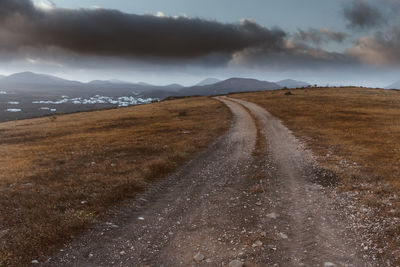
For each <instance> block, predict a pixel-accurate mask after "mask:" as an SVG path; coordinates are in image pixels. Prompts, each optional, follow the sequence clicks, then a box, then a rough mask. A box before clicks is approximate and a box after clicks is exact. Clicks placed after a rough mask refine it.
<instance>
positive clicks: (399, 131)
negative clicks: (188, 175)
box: [231, 87, 400, 265]
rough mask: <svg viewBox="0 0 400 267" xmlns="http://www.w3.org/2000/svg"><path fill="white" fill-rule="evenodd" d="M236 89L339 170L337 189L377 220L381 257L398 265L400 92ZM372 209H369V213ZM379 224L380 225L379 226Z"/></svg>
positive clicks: (325, 164) (324, 162)
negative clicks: (289, 93)
mask: <svg viewBox="0 0 400 267" xmlns="http://www.w3.org/2000/svg"><path fill="white" fill-rule="evenodd" d="M285 92H287V90H277V91H266V92H256V93H243V94H234V95H231V97H235V98H239V99H243V100H247V101H251V102H254V103H257V104H259V105H260V106H262V107H264V108H265V109H266V110H268V111H269V112H270V113H271V114H272V115H274V116H276V117H278V118H280V119H281V120H282V121H283V123H284V124H285V125H286V126H287V127H288V128H289V129H290V130H292V131H293V133H294V134H295V135H296V136H297V137H298V138H299V139H300V140H302V141H303V142H304V143H306V144H307V146H308V147H309V148H310V149H312V150H313V152H314V153H315V154H316V155H317V156H318V157H319V161H320V165H321V166H322V167H323V168H325V169H328V170H332V171H334V172H335V173H337V174H338V175H339V179H340V187H339V188H338V189H339V190H340V191H341V192H347V193H350V194H351V195H352V196H353V198H354V199H356V200H357V201H359V202H360V203H361V204H362V205H364V207H366V210H365V211H362V212H361V214H363V216H370V217H373V220H374V221H375V222H377V225H375V226H377V227H376V229H375V228H374V229H370V230H371V231H373V232H374V237H373V238H374V240H373V241H374V242H375V244H376V245H377V251H379V253H380V256H381V257H382V258H383V259H389V260H391V262H392V264H394V265H398V264H400V239H399V236H400V219H399V218H400V91H395V90H383V89H367V88H358V87H343V88H304V89H294V90H291V92H292V95H287V94H285ZM369 211H372V212H369ZM379 224H381V225H383V226H384V227H378V225H379Z"/></svg>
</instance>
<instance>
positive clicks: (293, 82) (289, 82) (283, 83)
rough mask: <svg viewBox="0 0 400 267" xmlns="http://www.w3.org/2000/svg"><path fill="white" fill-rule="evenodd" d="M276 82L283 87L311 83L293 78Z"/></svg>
mask: <svg viewBox="0 0 400 267" xmlns="http://www.w3.org/2000/svg"><path fill="white" fill-rule="evenodd" d="M276 83H277V84H279V85H280V86H282V87H287V88H299V87H307V86H309V85H310V84H309V83H306V82H303V81H297V80H293V79H284V80H281V81H279V82H276Z"/></svg>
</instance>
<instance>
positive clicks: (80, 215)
mask: <svg viewBox="0 0 400 267" xmlns="http://www.w3.org/2000/svg"><path fill="white" fill-rule="evenodd" d="M230 120H231V114H230V112H229V110H228V109H227V108H226V107H225V105H223V104H222V103H220V102H218V101H216V100H213V99H211V98H206V97H196V98H185V99H177V100H171V101H163V102H160V103H153V104H149V105H142V106H135V107H128V108H121V109H117V110H106V111H95V112H84V113H77V114H70V115H60V116H52V117H45V118H38V119H30V120H21V121H15V122H6V123H1V124H0V214H1V216H0V266H1V265H11V266H22V265H27V264H29V263H30V262H31V261H32V260H43V259H45V258H46V256H47V255H49V254H50V253H52V252H54V251H55V250H56V249H57V248H58V247H59V246H60V245H61V244H62V243H64V242H67V241H68V240H69V239H70V238H72V237H73V236H74V235H77V234H79V233H80V232H82V230H84V229H85V228H86V227H88V226H89V225H90V224H91V223H93V222H96V221H97V220H100V219H101V215H102V213H103V212H104V211H105V210H106V209H108V208H110V207H111V206H114V205H116V204H118V203H120V202H121V201H123V200H126V199H129V198H132V197H134V196H135V195H136V194H137V193H138V192H141V191H143V190H144V189H146V187H147V186H148V185H149V184H150V183H151V182H152V181H154V180H155V179H158V178H161V177H164V176H165V175H167V174H169V173H171V172H173V171H174V170H176V169H177V168H178V167H180V166H181V165H182V164H183V163H184V162H185V161H187V160H188V159H190V158H191V157H192V156H193V155H194V154H195V153H196V152H199V151H200V150H201V149H203V148H205V147H207V146H208V145H209V144H210V143H211V142H212V141H214V140H215V139H216V138H217V137H218V136H220V135H222V134H223V133H224V132H225V131H226V130H227V129H228V128H229V126H230Z"/></svg>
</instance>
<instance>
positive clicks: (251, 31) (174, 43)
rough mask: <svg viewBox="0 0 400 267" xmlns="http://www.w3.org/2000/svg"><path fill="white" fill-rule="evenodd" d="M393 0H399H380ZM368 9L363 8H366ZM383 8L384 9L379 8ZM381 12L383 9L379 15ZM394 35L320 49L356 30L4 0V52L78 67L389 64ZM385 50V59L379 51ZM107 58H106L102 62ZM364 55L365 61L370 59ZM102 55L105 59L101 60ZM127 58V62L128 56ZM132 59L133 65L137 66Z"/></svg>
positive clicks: (0, 20)
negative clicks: (341, 48)
mask: <svg viewBox="0 0 400 267" xmlns="http://www.w3.org/2000/svg"><path fill="white" fill-rule="evenodd" d="M380 1H391V0H380ZM366 3H367V2H364V1H359V0H357V1H355V2H353V4H351V5H349V6H347V8H348V9H346V10H347V11H346V10H345V13H344V14H345V15H346V14H347V15H346V16H347V17H348V19H349V21H350V22H351V23H352V25H353V26H352V27H359V28H363V27H364V28H365V27H372V26H373V25H378V24H379V23H381V22H379V21H375V19H374V18H372V21H371V18H370V20H368V21H367V20H366V18H364V17H363V16H364V15H365V14H364V13H365V12H366V14H367V15H368V14H369V15H370V16H372V15H376V14H377V13H374V11H373V9H372V7H371V6H369V5H367V4H366ZM360 14H361V15H360ZM379 14H380V13H379ZM376 17H377V18H378V19H381V17H379V15H377V16H376ZM392 32H393V33H395V34H394V35H393V37H392V39H391V40H390V41H388V40H387V37H385V38H386V39H385V38H383V37H380V36H378V35H376V36H373V37H370V38H364V39H362V38H360V39H359V40H358V42H357V44H356V45H355V46H354V47H353V48H351V49H349V50H347V51H345V52H343V53H333V52H327V51H324V50H323V49H322V48H320V47H319V48H318V49H317V48H315V47H314V46H313V45H322V44H324V43H327V42H332V41H333V42H339V43H340V42H343V41H344V40H345V39H346V38H350V37H349V35H347V34H345V33H341V32H336V31H332V30H329V29H314V28H311V29H308V30H306V31H304V30H299V32H298V33H297V34H295V36H294V38H291V37H293V36H290V35H289V34H287V33H285V32H284V31H282V30H280V29H276V28H274V29H271V28H267V27H263V26H260V25H259V24H257V23H255V22H253V21H251V20H243V21H242V22H240V23H237V24H223V23H219V22H216V21H209V20H203V19H193V18H186V17H165V16H163V17H157V16H153V15H135V14H126V13H123V12H120V11H117V10H108V9H79V10H72V9H61V8H57V7H53V8H52V9H50V10H44V9H40V8H37V7H35V6H34V5H33V3H32V2H31V0H0V58H1V59H2V60H12V58H13V57H15V58H17V57H19V58H20V59H27V58H28V59H29V60H32V59H33V60H34V62H39V63H40V62H45V63H41V64H49V65H52V64H53V63H54V62H55V63H61V64H63V63H65V64H67V65H70V66H75V67H76V66H89V67H91V68H95V67H96V65H102V66H103V65H105V64H106V63H105V62H104V60H103V59H104V58H107V60H108V62H110V63H109V64H110V66H111V65H112V66H113V67H114V64H116V63H115V62H120V64H123V65H124V66H125V65H126V66H128V67H129V66H132V65H134V64H137V65H140V66H141V67H142V68H143V66H145V65H146V64H148V65H154V66H156V65H162V64H166V65H168V66H170V65H171V66H172V65H174V64H175V65H176V64H180V65H181V66H183V67H185V66H187V65H195V64H197V65H201V66H221V65H223V66H225V65H226V64H229V65H241V66H250V67H252V66H254V67H265V68H270V69H290V68H292V69H303V68H314V69H316V68H322V67H333V68H341V67H342V66H359V65H360V64H362V63H361V62H366V63H367V64H369V61H368V60H365V58H370V59H371V60H370V61H374V62H382V64H386V63H387V60H386V58H389V57H390V56H389V55H386V54H382V53H383V52H382V51H380V49H381V47H388V48H390V49H387V50H386V51H385V53H389V52H388V51H390V53H393V54H395V53H397V56H396V57H391V58H395V59H398V58H400V57H399V56H398V55H400V51H398V50H399V49H397V47H400V46H398V44H399V43H400V42H399V40H400V38H399V36H398V34H397V32H396V31H394V30H393V31H392ZM379 57H384V59H385V60H384V59H381V60H380V61H376V60H375V59H376V58H379ZM102 60H103V61H102ZM363 60H364V61H363ZM99 61H102V63H101V64H98V62H99ZM121 62H122V63H121ZM133 62H134V63H133ZM130 64H131V65H130Z"/></svg>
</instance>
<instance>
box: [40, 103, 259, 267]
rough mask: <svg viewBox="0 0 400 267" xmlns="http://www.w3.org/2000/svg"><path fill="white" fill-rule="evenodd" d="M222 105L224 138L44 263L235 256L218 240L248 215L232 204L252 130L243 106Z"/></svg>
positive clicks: (162, 262)
mask: <svg viewBox="0 0 400 267" xmlns="http://www.w3.org/2000/svg"><path fill="white" fill-rule="evenodd" d="M222 101H223V102H224V103H225V104H226V105H227V106H228V107H229V108H230V109H231V111H232V114H233V123H232V126H231V129H230V130H229V132H228V133H227V134H226V135H225V136H223V137H221V138H220V139H219V140H218V141H217V142H216V143H215V144H213V145H212V146H211V147H210V148H209V149H207V150H206V151H204V152H203V153H201V154H200V155H199V156H198V157H196V158H195V159H193V160H192V161H191V162H189V163H188V164H187V165H185V166H184V167H183V168H182V169H181V170H180V171H178V172H177V173H176V174H174V175H172V176H171V177H168V178H167V179H165V180H164V181H163V182H160V183H159V184H156V185H155V186H154V187H153V188H151V189H150V190H149V191H148V192H147V193H146V194H144V195H142V196H140V197H139V198H138V201H135V202H134V203H131V204H130V205H128V206H127V207H124V208H121V210H119V211H118V212H117V213H118V215H116V216H115V218H113V219H110V220H108V221H107V222H104V223H102V224H101V225H99V226H98V227H97V228H96V229H93V230H92V231H91V232H90V233H89V234H87V235H85V236H83V237H80V238H77V240H75V241H74V242H72V244H69V245H68V246H67V247H66V248H65V249H63V251H61V252H60V253H59V254H58V255H55V256H54V257H53V258H51V259H49V260H48V262H46V263H45V264H44V265H47V266H146V265H148V266H190V265H191V264H193V263H194V261H193V256H194V255H195V254H196V253H198V252H201V253H202V254H204V255H205V257H206V258H207V259H205V260H204V263H205V264H209V263H210V262H214V263H215V262H227V261H229V260H230V259H231V258H235V257H236V255H235V251H234V250H233V249H234V244H230V246H225V245H224V242H220V240H218V238H221V237H222V238H224V237H223V235H224V234H225V233H230V232H231V231H241V230H240V228H241V227H240V226H241V223H242V221H243V220H244V218H245V217H246V212H244V213H243V212H242V210H243V207H239V206H236V205H234V204H232V202H233V201H236V202H238V201H239V200H238V199H237V197H240V196H241V192H240V191H239V190H241V189H242V185H241V182H242V181H245V179H242V178H243V175H245V174H246V172H247V170H248V169H249V168H250V166H251V161H252V159H251V153H252V150H253V148H254V144H255V140H256V127H255V124H254V121H253V119H252V117H251V116H250V115H249V113H248V111H247V110H246V109H244V108H243V107H242V106H241V105H239V104H237V103H234V102H231V101H228V100H222ZM231 198H232V199H234V200H230V199H231ZM230 235H233V234H232V233H230ZM229 247H231V251H227V250H229Z"/></svg>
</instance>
